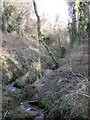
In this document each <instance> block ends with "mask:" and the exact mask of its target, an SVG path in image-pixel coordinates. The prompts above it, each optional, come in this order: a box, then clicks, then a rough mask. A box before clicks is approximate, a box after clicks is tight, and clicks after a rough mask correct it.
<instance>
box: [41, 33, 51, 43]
mask: <svg viewBox="0 0 90 120" xmlns="http://www.w3.org/2000/svg"><path fill="white" fill-rule="evenodd" d="M43 40H44V42H45V43H46V44H47V45H50V44H51V43H52V41H51V38H50V35H48V36H45V37H44V38H43Z"/></svg>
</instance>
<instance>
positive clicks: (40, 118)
mask: <svg viewBox="0 0 90 120" xmlns="http://www.w3.org/2000/svg"><path fill="white" fill-rule="evenodd" d="M34 120H45V119H44V116H37V117H35V118H34Z"/></svg>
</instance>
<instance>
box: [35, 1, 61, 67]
mask: <svg viewBox="0 0 90 120" xmlns="http://www.w3.org/2000/svg"><path fill="white" fill-rule="evenodd" d="M33 6H34V12H35V14H36V17H37V33H38V41H39V42H41V43H42V44H43V46H44V47H45V48H46V50H47V51H48V53H49V55H50V57H51V58H52V60H53V62H54V64H55V66H54V68H53V69H57V68H58V67H59V64H58V62H57V60H56V58H55V56H54V55H53V53H52V52H51V51H50V49H49V47H48V45H47V44H46V43H45V42H44V40H43V36H42V33H41V21H40V16H39V15H38V11H37V5H36V2H35V0H33Z"/></svg>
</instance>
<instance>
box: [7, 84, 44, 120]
mask: <svg viewBox="0 0 90 120" xmlns="http://www.w3.org/2000/svg"><path fill="white" fill-rule="evenodd" d="M8 89H9V90H10V91H12V92H14V93H17V92H18V91H19V90H20V88H17V87H14V82H12V83H11V84H10V85H9V87H8ZM19 108H20V109H23V110H25V111H26V112H29V113H31V112H33V114H37V116H36V117H35V118H34V119H33V120H45V119H44V112H43V111H42V110H41V109H40V108H39V107H38V106H34V105H31V104H29V101H28V100H27V101H22V102H21V103H20V105H19Z"/></svg>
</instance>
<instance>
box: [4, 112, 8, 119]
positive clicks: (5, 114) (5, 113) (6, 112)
mask: <svg viewBox="0 0 90 120" xmlns="http://www.w3.org/2000/svg"><path fill="white" fill-rule="evenodd" d="M7 113H8V111H6V112H5V114H4V117H3V119H5V117H6V115H7Z"/></svg>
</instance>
